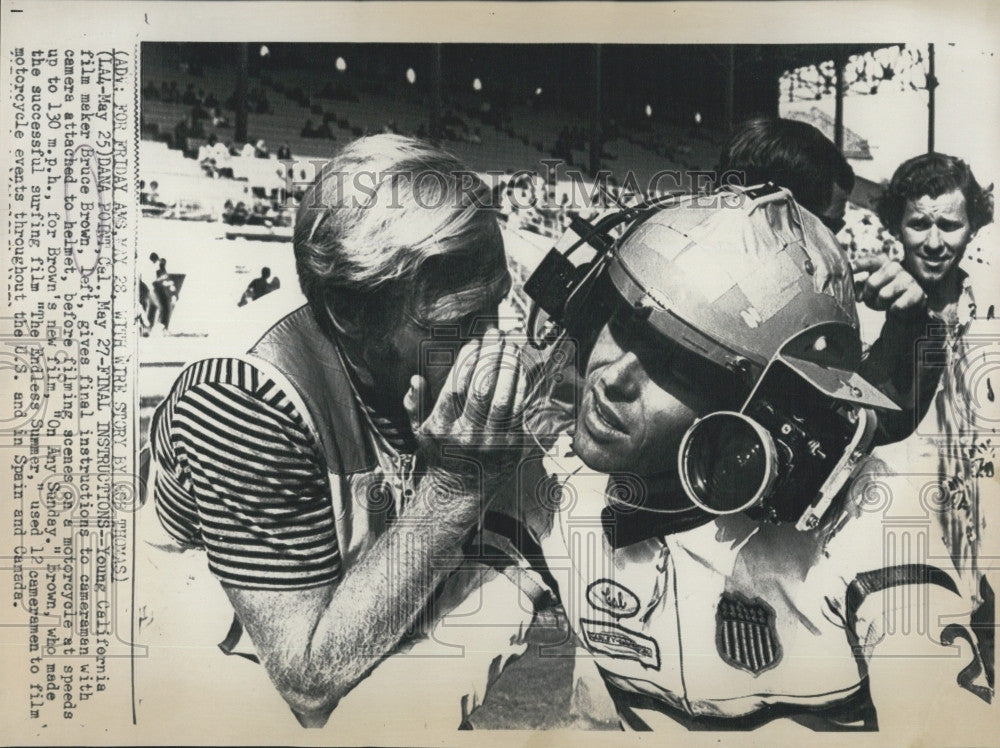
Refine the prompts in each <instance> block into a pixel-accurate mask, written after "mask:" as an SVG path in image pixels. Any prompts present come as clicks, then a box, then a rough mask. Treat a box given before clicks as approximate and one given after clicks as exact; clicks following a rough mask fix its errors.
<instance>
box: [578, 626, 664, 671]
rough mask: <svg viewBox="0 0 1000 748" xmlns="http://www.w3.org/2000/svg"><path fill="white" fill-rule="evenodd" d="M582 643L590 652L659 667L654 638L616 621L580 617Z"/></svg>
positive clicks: (649, 666) (658, 651)
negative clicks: (609, 621)
mask: <svg viewBox="0 0 1000 748" xmlns="http://www.w3.org/2000/svg"><path fill="white" fill-rule="evenodd" d="M580 630H581V631H582V632H583V639H584V642H583V643H584V644H586V645H587V649H589V650H590V651H591V652H598V653H600V654H604V655H607V656H608V657H613V658H615V659H618V660H636V661H637V662H639V663H640V664H641V665H642V666H643V667H646V668H652V669H653V670H659V669H660V647H659V645H658V644H657V643H656V641H655V640H654V639H651V638H650V637H648V636H646V635H645V634H640V633H639V632H638V631H631V630H629V629H627V628H624V627H622V626H619V625H618V624H616V623H607V622H602V621H589V620H587V619H586V618H581V619H580Z"/></svg>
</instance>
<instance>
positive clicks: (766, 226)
mask: <svg viewBox="0 0 1000 748" xmlns="http://www.w3.org/2000/svg"><path fill="white" fill-rule="evenodd" d="M607 272H608V278H609V280H610V281H611V284H612V285H613V286H614V288H615V289H616V290H617V292H618V293H619V294H620V295H621V296H622V298H624V299H625V301H626V302H628V303H629V304H630V305H632V306H634V307H636V308H637V309H647V310H649V311H648V315H649V316H648V321H649V324H650V325H651V326H652V327H653V329H655V330H656V331H657V332H659V333H660V334H662V335H664V336H666V337H668V338H670V339H672V340H674V341H675V342H677V343H680V344H681V345H683V346H685V347H686V348H688V349H690V350H691V351H692V352H694V353H697V354H699V355H701V356H704V357H706V358H708V359H710V360H712V361H714V362H715V363H717V364H720V365H722V366H725V367H726V368H727V369H730V370H734V371H740V372H745V373H746V372H749V373H751V374H757V375H759V374H760V372H762V371H763V369H764V367H765V366H766V365H767V364H768V362H769V361H770V360H771V358H772V357H773V356H774V355H775V354H776V353H777V352H778V351H779V349H780V348H781V346H782V345H783V344H785V343H786V342H787V341H788V340H789V338H791V337H792V336H793V335H794V334H795V333H798V332H800V331H802V330H805V329H807V328H810V327H812V326H814V325H817V324H820V323H830V324H833V325H836V326H837V328H839V329H841V330H842V332H841V333H840V336H841V339H842V340H843V341H845V342H846V341H851V342H848V343H847V347H846V349H845V350H844V351H843V353H844V354H845V360H844V361H843V364H844V365H845V366H847V367H848V368H855V366H856V365H857V363H858V362H859V361H860V356H861V344H860V337H859V335H858V317H857V312H856V310H855V305H854V295H853V288H852V283H851V274H850V268H849V266H848V264H847V261H846V259H845V257H844V254H843V250H841V248H840V246H839V245H838V244H837V241H836V239H835V238H834V237H833V235H832V234H831V233H830V232H829V230H828V229H827V228H826V227H825V226H823V225H822V223H820V221H819V219H818V218H816V217H814V216H813V215H812V214H811V213H809V212H807V211H804V210H801V209H799V207H798V205H797V204H796V203H795V202H794V201H793V200H792V198H791V195H790V193H788V192H787V191H786V190H784V189H781V188H778V187H774V186H773V185H767V186H764V187H758V188H751V189H749V190H741V189H736V188H728V189H726V190H724V191H720V192H716V193H714V194H712V195H708V196H691V197H689V198H687V199H685V200H683V201H678V202H676V203H675V204H673V205H671V206H668V207H665V208H663V209H661V210H657V211H656V212H654V213H651V214H649V215H648V216H647V217H646V218H645V219H644V220H639V221H637V222H636V223H635V224H634V225H633V226H632V227H631V228H630V229H629V230H628V231H627V233H626V234H625V235H624V236H623V238H622V240H621V241H620V242H619V243H618V245H617V246H616V247H615V248H614V250H613V251H612V252H611V253H610V257H609V261H608V270H607ZM852 343H853V344H852ZM755 378H756V377H751V379H755Z"/></svg>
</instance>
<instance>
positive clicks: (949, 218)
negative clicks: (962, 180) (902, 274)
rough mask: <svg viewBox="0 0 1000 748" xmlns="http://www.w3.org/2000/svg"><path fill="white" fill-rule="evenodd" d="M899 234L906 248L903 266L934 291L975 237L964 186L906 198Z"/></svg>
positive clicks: (925, 286) (922, 285) (926, 288)
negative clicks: (970, 222)
mask: <svg viewBox="0 0 1000 748" xmlns="http://www.w3.org/2000/svg"><path fill="white" fill-rule="evenodd" d="M899 238H900V241H901V242H902V243H903V249H904V250H905V252H906V256H905V258H904V259H903V267H905V268H906V269H907V271H909V273H910V274H911V275H912V276H913V277H914V278H915V279H916V280H917V283H919V284H920V285H921V287H922V288H923V289H924V290H925V291H928V292H929V291H931V290H932V289H933V287H934V286H936V285H937V284H938V283H940V282H941V281H942V280H944V278H945V277H946V276H947V275H948V273H949V272H950V271H951V269H952V268H953V267H955V265H956V264H957V263H958V261H959V260H961V259H962V254H963V253H964V252H965V248H966V246H967V245H968V243H969V241H970V239H972V229H971V228H970V226H969V216H968V213H967V212H966V207H965V196H964V195H963V194H962V192H961V190H952V191H951V192H945V193H944V194H942V195H939V196H938V197H931V196H930V195H924V196H922V197H919V198H917V199H916V200H907V201H906V207H905V208H904V209H903V220H902V225H901V226H900V232H899Z"/></svg>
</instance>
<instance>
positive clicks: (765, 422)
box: [525, 184, 898, 530]
mask: <svg viewBox="0 0 1000 748" xmlns="http://www.w3.org/2000/svg"><path fill="white" fill-rule="evenodd" d="M584 246H586V247H587V248H588V253H589V256H588V257H587V258H586V259H585V261H584V262H581V263H580V264H575V263H574V262H573V261H572V260H570V259H569V256H570V255H572V254H573V253H574V252H576V251H577V250H578V249H579V248H581V247H584ZM525 291H526V292H527V293H528V295H529V296H530V297H531V298H532V300H533V301H534V305H535V306H534V308H533V309H532V313H531V315H530V317H529V325H528V336H529V340H530V341H531V342H532V343H533V344H534V345H535V346H536V347H538V348H543V349H544V348H546V347H549V346H558V345H560V342H561V341H566V340H569V341H574V342H576V343H577V344H578V345H579V347H580V349H581V351H582V355H581V356H580V359H581V360H582V362H585V361H586V359H587V354H588V351H589V345H590V344H591V343H592V341H593V339H594V337H596V334H597V333H598V332H599V331H600V329H601V328H602V327H603V325H604V324H605V323H606V322H608V320H609V319H611V317H612V315H615V314H623V313H628V314H630V315H631V317H633V318H635V319H638V320H639V321H640V323H641V327H642V330H643V333H644V334H647V335H649V336H651V337H652V338H653V339H656V340H659V341H660V342H661V343H662V345H663V346H664V348H665V353H666V351H667V349H668V348H669V349H673V350H674V351H676V350H678V349H680V350H682V351H683V352H684V353H685V359H684V360H685V361H690V362H691V363H692V366H695V367H696V368H697V370H698V374H697V376H696V377H695V378H696V381H699V382H704V383H706V386H707V385H708V383H709V382H714V383H715V389H716V390H718V391H720V392H721V393H723V394H724V395H727V396H728V404H726V405H720V409H719V410H717V411H715V412H712V413H709V414H707V415H705V416H703V417H701V418H699V419H698V420H697V421H695V423H694V424H693V425H692V426H691V427H690V429H689V430H688V432H687V434H686V435H685V436H684V439H683V441H682V443H681V448H680V450H679V454H678V458H677V459H678V465H677V467H678V472H679V477H680V482H681V484H682V486H683V488H684V491H685V493H686V494H687V496H688V498H689V499H690V500H691V502H692V503H693V504H694V505H696V506H698V507H699V508H700V509H702V510H703V511H705V512H706V513H708V514H711V515H722V514H731V513H735V512H746V513H748V514H750V515H754V516H758V517H761V518H764V519H768V520H771V521H776V522H795V523H796V526H797V527H798V528H799V529H801V530H809V529H812V528H814V527H816V526H817V525H818V524H819V523H820V520H821V518H822V517H823V515H824V514H825V513H826V511H827V509H828V508H829V507H830V505H831V503H832V501H833V499H834V498H835V496H837V494H838V493H839V492H840V491H841V489H842V488H843V487H844V485H845V484H846V483H847V481H848V480H849V479H850V477H851V475H853V473H854V471H855V469H856V468H857V466H858V464H859V462H860V461H861V459H862V458H863V457H864V456H865V455H866V454H867V453H868V451H869V449H870V445H871V441H872V436H873V433H874V430H875V426H876V423H877V419H876V411H877V410H881V409H884V410H898V408H897V406H896V405H895V404H894V403H893V402H892V401H891V400H889V399H888V398H887V397H885V396H884V395H883V394H882V393H881V392H879V391H878V390H877V389H876V388H875V387H874V386H872V385H871V384H869V383H868V382H866V381H865V380H864V379H863V378H862V377H860V376H859V375H858V374H857V373H856V372H857V368H858V365H859V364H860V361H861V342H860V338H859V335H858V323H857V312H856V310H855V307H854V297H853V288H852V284H851V274H850V269H849V267H848V265H847V262H846V259H845V258H844V256H843V252H842V250H841V249H840V247H839V245H838V244H837V243H836V240H835V239H834V238H833V237H832V236H831V235H830V233H829V232H828V231H827V230H826V229H825V228H824V227H823V225H822V224H821V223H820V222H819V220H818V219H816V218H815V217H814V216H813V215H812V214H810V213H808V212H806V211H802V210H800V209H799V207H798V205H797V204H796V203H795V201H794V200H793V199H792V197H791V194H790V193H789V192H788V191H787V190H784V189H782V188H779V187H776V186H774V185H772V184H767V185H760V186H757V187H751V188H742V187H736V186H727V187H725V188H723V189H722V190H720V191H718V192H715V193H712V194H709V195H672V196H668V197H665V198H659V199H656V200H653V201H650V202H647V203H643V204H640V205H637V206H634V207H628V208H624V209H622V210H620V211H618V212H615V213H612V214H610V215H608V216H605V217H603V218H601V219H600V220H598V221H596V222H594V223H590V222H587V221H584V220H583V219H580V218H578V217H577V218H574V219H573V220H572V222H571V226H570V230H569V231H568V232H567V234H566V235H565V236H564V237H563V238H562V239H560V241H559V242H557V245H556V247H555V248H554V249H553V250H551V251H550V252H549V254H548V255H547V256H546V258H545V259H544V260H543V261H542V263H541V264H540V265H539V266H538V268H537V269H536V270H535V272H534V273H533V274H532V276H531V277H530V278H529V279H528V281H527V282H526V283H525ZM671 355H674V354H673V352H671ZM724 400H725V398H720V403H722V402H723V401H724Z"/></svg>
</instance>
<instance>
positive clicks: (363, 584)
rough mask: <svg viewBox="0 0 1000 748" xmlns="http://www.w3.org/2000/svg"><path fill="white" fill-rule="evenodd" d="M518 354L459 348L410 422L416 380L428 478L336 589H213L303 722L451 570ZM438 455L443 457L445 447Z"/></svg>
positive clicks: (510, 400)
mask: <svg viewBox="0 0 1000 748" xmlns="http://www.w3.org/2000/svg"><path fill="white" fill-rule="evenodd" d="M518 361H519V358H518V349H517V346H515V345H513V344H509V343H505V342H504V341H502V340H501V338H500V335H499V333H497V332H496V331H493V332H491V333H487V335H486V336H485V338H484V339H483V341H481V342H479V341H477V342H475V343H470V344H469V345H467V346H466V347H465V348H464V349H463V351H462V353H461V354H460V357H459V364H456V366H455V367H454V369H453V372H452V374H451V375H450V376H449V381H448V383H447V385H446V387H445V389H444V391H443V392H442V393H441V395H440V397H439V398H438V401H437V403H436V405H435V407H434V409H433V411H432V412H431V415H430V416H429V417H428V418H427V420H426V421H424V422H423V423H419V424H418V423H416V418H417V416H416V414H417V410H418V408H417V403H418V402H419V401H420V398H421V396H422V394H423V390H424V388H425V387H426V386H427V385H426V382H424V381H423V380H422V378H421V377H414V378H413V382H412V385H413V386H412V387H411V390H410V393H409V394H408V395H407V399H406V403H405V405H406V407H407V410H408V412H409V413H410V415H411V420H413V421H414V426H415V428H414V432H415V434H416V436H417V439H418V441H419V442H420V443H421V451H422V454H423V455H424V457H425V459H426V460H427V461H428V463H429V465H430V471H429V472H428V474H427V475H426V476H425V477H424V479H423V480H421V482H420V485H419V487H418V489H417V492H416V495H415V497H414V499H413V500H411V502H410V503H409V504H408V505H407V506H406V508H405V509H404V510H403V512H402V513H401V515H400V517H399V518H398V519H397V520H396V521H395V522H394V523H393V524H392V525H391V526H390V528H389V529H388V530H387V531H386V533H384V534H383V535H382V536H381V537H379V538H378V539H377V540H376V541H375V542H374V543H373V544H372V546H371V547H370V548H369V549H368V550H367V551H366V552H365V553H364V554H362V556H361V558H360V559H359V560H358V562H357V563H356V564H355V565H354V566H353V567H351V568H349V569H347V570H346V573H345V574H344V576H343V578H342V579H341V580H340V581H339V582H338V583H336V584H335V585H334V584H328V585H324V586H321V587H315V588H312V589H306V590H296V591H282V592H274V591H265V590H252V589H245V588H239V587H236V586H233V585H228V584H223V587H224V589H225V590H226V593H227V595H228V596H229V599H230V601H231V602H232V604H233V608H234V609H235V611H236V614H237V617H238V618H239V619H240V621H241V622H242V623H243V625H244V626H245V627H246V630H247V632H248V633H249V634H250V638H251V639H252V640H253V642H254V644H255V645H256V647H257V650H258V653H259V654H260V656H261V659H262V662H263V664H264V666H265V667H266V668H267V671H268V674H269V675H270V677H271V680H272V681H273V682H274V684H275V686H276V687H277V688H278V690H279V692H280V693H281V695H282V697H283V698H284V699H285V700H286V701H287V702H288V704H289V705H290V706H291V708H292V709H293V710H294V711H295V713H296V716H297V717H298V719H299V721H300V722H301V723H302V724H303V725H306V726H321V725H323V724H325V722H326V721H327V719H328V718H329V716H330V713H331V712H332V711H333V709H334V707H336V705H337V703H338V701H339V700H340V699H341V698H342V697H343V696H344V695H345V694H347V693H348V692H349V691H350V690H351V689H352V688H353V687H354V686H355V685H356V684H357V682H358V681H359V680H361V679H362V678H363V677H364V676H365V674H366V673H367V672H368V671H369V670H370V669H371V668H372V667H373V666H375V665H376V664H377V663H378V662H379V660H380V659H381V658H383V657H385V656H386V655H387V654H389V653H390V652H391V651H392V650H393V649H394V648H395V647H396V645H397V644H398V643H399V641H400V640H401V639H402V637H403V636H404V634H405V633H406V632H407V630H408V628H409V626H410V625H411V624H412V623H413V621H414V619H415V618H416V617H417V615H419V614H420V612H421V611H422V610H423V609H424V606H425V604H426V602H427V600H428V598H429V596H430V595H431V593H432V592H433V591H434V589H435V588H436V586H437V584H438V582H440V581H441V579H442V578H443V576H444V575H445V574H447V572H448V571H449V569H448V564H447V562H446V561H444V560H443V559H444V558H451V559H455V558H456V557H457V556H458V555H459V549H460V548H461V545H462V543H463V542H464V540H465V539H466V538H467V537H468V535H469V533H470V532H471V531H472V529H473V528H474V527H475V526H476V524H477V523H478V521H479V518H480V514H481V511H482V510H483V503H484V502H483V498H482V497H484V496H487V495H489V493H490V492H491V487H492V486H493V485H494V484H495V483H496V482H497V481H498V480H500V479H501V478H502V472H503V465H504V461H505V460H508V459H509V455H510V446H511V444H513V443H514V439H515V437H514V436H513V433H514V432H516V429H511V423H512V419H514V418H517V417H518V414H520V413H521V411H522V403H523V399H524V389H525V381H524V380H525V378H524V376H523V375H522V372H521V367H520V366H519V364H518ZM445 447H447V448H448V449H447V450H446V449H445Z"/></svg>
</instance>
